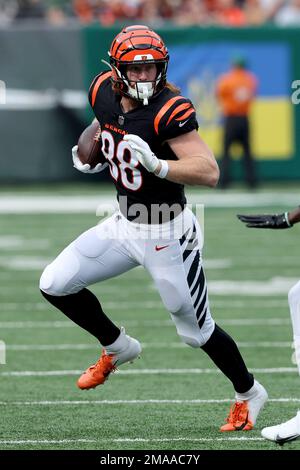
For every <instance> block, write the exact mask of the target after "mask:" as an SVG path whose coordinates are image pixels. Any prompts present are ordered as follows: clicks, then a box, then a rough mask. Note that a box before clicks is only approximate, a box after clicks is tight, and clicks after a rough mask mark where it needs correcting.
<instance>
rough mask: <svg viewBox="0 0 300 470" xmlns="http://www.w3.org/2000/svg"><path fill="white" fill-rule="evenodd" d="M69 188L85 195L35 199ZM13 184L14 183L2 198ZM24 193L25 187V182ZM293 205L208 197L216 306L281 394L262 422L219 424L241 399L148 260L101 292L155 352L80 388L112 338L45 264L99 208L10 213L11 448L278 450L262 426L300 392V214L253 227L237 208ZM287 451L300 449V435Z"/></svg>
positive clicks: (2, 273) (6, 374) (2, 441)
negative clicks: (188, 335) (298, 285)
mask: <svg viewBox="0 0 300 470" xmlns="http://www.w3.org/2000/svg"><path fill="white" fill-rule="evenodd" d="M23 191H24V190H23ZM82 191H83V194H92V195H95V194H98V192H97V191H96V190H95V188H92V189H88V188H84V189H82ZM280 191H282V194H284V190H282V189H278V191H276V192H275V193H274V195H275V196H276V195H277V196H278V194H280ZM289 191H290V189H289ZM58 192H59V193H60V194H62V195H63V194H65V195H72V194H77V196H78V192H76V193H75V190H74V188H69V190H68V189H64V190H61V191H55V189H54V193H53V192H52V191H51V188H49V190H48V191H47V192H45V191H43V190H41V189H39V188H32V191H29V190H27V191H26V193H27V194H29V193H30V194H33V195H34V196H35V197H36V198H39V197H40V196H41V195H48V196H51V194H53V195H56V194H57V193H58ZM211 193H212V194H215V191H214V190H211ZM292 193H293V191H292ZM9 194H12V188H11V189H10V190H6V191H5V192H3V193H2V194H1V193H0V198H1V196H3V195H4V196H8V195H9ZM15 194H18V195H19V197H20V198H22V194H23V192H22V190H21V189H20V190H19V191H17V192H16V193H15ZM105 194H106V193H105ZM205 194H206V195H207V194H209V193H208V192H205ZM218 194H219V195H220V194H221V193H220V192H218ZM234 194H235V196H236V199H237V201H238V198H239V192H238V191H235V192H234ZM294 195H296V190H295V191H294ZM251 197H252V196H251ZM199 200H200V201H201V196H200V197H199ZM236 205H238V202H237V203H236ZM287 208H289V207H286V206H285V205H282V206H281V207H279V206H278V205H276V207H275V206H273V207H272V206H270V205H269V204H268V205H267V206H265V207H263V206H260V207H257V208H256V207H255V206H254V205H253V207H247V208H245V207H241V208H238V207H234V208H232V207H223V208H222V207H217V206H216V207H207V208H206V209H205V249H204V259H205V265H206V276H207V280H208V289H209V292H210V304H211V310H212V313H213V315H214V317H215V319H216V321H217V322H218V323H219V324H220V325H221V326H222V327H223V328H224V329H226V330H227V331H228V332H229V333H230V334H232V336H233V337H234V338H235V340H236V341H237V342H238V343H239V345H240V347H241V351H242V353H243V355H244V358H245V360H246V362H247V364H248V366H249V368H251V369H252V370H254V371H256V372H255V375H256V377H257V379H258V380H259V381H261V382H262V384H263V385H264V386H265V387H266V388H267V390H268V392H269V396H270V399H271V400H270V402H269V403H268V404H267V406H266V407H265V409H264V410H263V412H262V413H261V415H260V417H259V420H258V423H257V427H256V429H255V430H253V431H251V432H240V433H233V434H222V433H220V432H219V427H220V425H221V424H223V422H224V419H225V418H226V415H227V413H228V411H229V406H230V400H232V399H233V390H232V387H231V384H230V383H229V382H228V381H227V379H226V378H225V377H224V376H223V375H222V374H221V373H218V372H217V371H216V369H215V366H214V365H213V364H212V363H211V362H210V360H209V359H208V358H207V357H206V355H205V353H203V352H202V351H201V350H195V349H191V348H189V347H187V346H185V345H183V344H182V343H181V342H180V339H179V338H178V337H177V335H176V331H175V328H174V326H173V325H172V324H171V322H170V320H169V315H168V313H167V312H166V311H165V310H164V308H163V306H162V304H161V302H160V299H159V296H158V294H157V292H156V291H155V289H154V287H153V284H152V281H151V279H150V277H149V275H148V274H147V273H146V272H145V271H144V270H142V269H140V268H137V269H135V270H133V271H130V272H129V273H127V274H124V275H122V276H120V277H118V278H115V279H112V280H109V281H105V282H103V283H102V284H101V285H100V284H99V285H95V286H93V287H92V290H93V291H94V292H95V293H96V294H97V295H98V296H99V298H100V299H101V302H102V304H103V308H104V311H105V312H107V313H108V314H109V315H110V316H111V318H112V319H113V320H114V321H115V322H117V324H119V325H123V326H124V327H125V328H126V331H127V332H128V334H130V335H132V336H134V337H136V338H138V339H139V340H140V341H141V342H142V344H143V345H144V350H143V354H142V356H141V358H140V359H139V360H137V361H136V362H135V363H134V364H130V365H125V366H123V367H121V368H120V371H119V372H117V373H115V374H114V375H112V376H111V378H110V379H109V381H108V382H107V383H106V384H105V385H104V386H100V387H98V388H97V389H95V390H92V391H88V392H83V391H80V390H79V389H78V388H77V387H76V380H77V378H78V376H79V375H80V373H81V371H83V370H84V369H85V368H86V367H87V366H89V365H90V364H92V363H93V362H94V361H95V360H96V359H97V358H98V356H99V354H100V349H99V347H98V346H97V342H96V340H95V339H94V338H92V337H91V336H90V335H88V334H87V333H85V332H84V331H82V330H80V328H79V327H77V326H76V325H75V326H73V324H72V322H70V321H69V320H68V319H67V318H65V317H64V316H63V315H62V314H61V313H60V312H59V311H56V310H55V309H54V308H52V307H51V306H50V305H48V304H47V303H46V301H44V299H43V298H42V297H41V295H40V294H39V290H38V280H39V276H40V274H41V271H42V269H43V266H45V265H46V264H47V263H48V261H50V260H51V259H53V257H55V256H56V254H58V253H59V252H60V251H61V250H62V249H63V248H64V247H65V246H66V244H67V243H69V242H70V241H72V239H74V238H75V237H76V236H77V235H79V234H80V233H81V232H82V231H84V230H85V229H87V228H89V227H91V226H93V225H95V224H96V223H97V222H98V219H97V218H96V216H95V215H94V214H93V213H82V214H75V213H74V214H71V213H69V214H68V213H65V214H53V213H52V214H50V213H48V214H38V213H35V214H30V213H23V214H17V213H14V214H13V213H9V212H8V213H2V214H0V285H1V289H0V312H1V318H0V331H1V333H0V339H1V340H3V341H4V342H5V343H6V347H7V349H6V365H0V376H1V387H0V407H1V417H2V419H1V430H0V449H111V450H112V449H161V450H162V449H171V450H175V449H182V450H188V449H214V450H218V449H231V450H232V449H249V450H252V449H255V450H257V449H265V450H266V449H275V450H276V449H279V448H277V447H276V445H275V444H272V443H269V442H267V441H265V440H263V439H261V437H260V430H261V428H262V427H264V426H266V425H271V424H276V423H277V422H280V421H283V420H286V419H289V418H290V417H292V416H293V415H294V414H295V413H296V410H297V409H298V407H299V402H300V393H299V392H300V378H299V376H298V374H297V372H296V366H295V365H294V364H293V363H292V361H291V355H292V348H291V341H292V332H291V325H290V319H289V311H288V305H287V292H288V289H289V286H291V285H292V284H293V283H295V282H296V281H297V279H298V278H299V277H300V266H299V256H298V251H299V250H298V246H299V228H300V226H299V227H295V228H294V229H292V230H285V231H267V230H266V231H263V230H262V231H259V230H256V231H255V230H249V229H246V228H245V227H244V226H243V225H242V224H241V223H240V222H239V221H238V220H237V219H236V217H235V215H236V213H238V212H242V213H248V212H252V213H253V212H255V211H258V212H269V211H274V210H278V209H287ZM82 314H83V315H85V314H88V312H82ZM285 449H297V450H300V440H298V441H295V442H293V443H290V444H287V445H286V446H285Z"/></svg>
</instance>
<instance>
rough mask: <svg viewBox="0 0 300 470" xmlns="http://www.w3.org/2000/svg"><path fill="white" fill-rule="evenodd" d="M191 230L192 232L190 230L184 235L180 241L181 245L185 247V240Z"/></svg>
mask: <svg viewBox="0 0 300 470" xmlns="http://www.w3.org/2000/svg"><path fill="white" fill-rule="evenodd" d="M189 230H190V229H188V230H187V231H186V232H185V233H184V234H183V235H182V237H181V238H180V239H179V243H180V245H183V244H184V242H185V240H186V237H187V234H188V233H189Z"/></svg>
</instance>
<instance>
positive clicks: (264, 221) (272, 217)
mask: <svg viewBox="0 0 300 470" xmlns="http://www.w3.org/2000/svg"><path fill="white" fill-rule="evenodd" d="M238 218H239V219H240V220H241V221H242V222H244V223H245V224H246V226H247V227H250V228H268V229H285V228H290V227H292V226H293V225H294V224H296V223H297V222H300V207H297V208H296V209H293V210H291V211H289V212H284V213H283V214H262V215H241V214H239V215H238ZM288 302H289V307H290V314H291V319H292V327H293V338H294V347H295V358H296V363H297V366H298V370H299V374H300V281H299V282H297V284H296V285H294V286H293V287H292V288H291V290H290V291H289V293H288ZM261 434H262V436H263V437H264V438H266V439H269V440H270V441H275V442H277V443H278V444H280V445H283V444H284V443H285V442H289V441H293V440H295V439H298V438H300V410H299V411H298V412H297V414H296V416H294V417H293V418H292V419H289V420H288V421H285V422H284V423H281V424H278V425H275V426H269V427H267V428H264V429H263V430H262V432H261Z"/></svg>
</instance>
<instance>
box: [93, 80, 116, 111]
mask: <svg viewBox="0 0 300 470" xmlns="http://www.w3.org/2000/svg"><path fill="white" fill-rule="evenodd" d="M111 74H112V72H106V73H104V74H103V75H101V76H100V77H99V78H98V80H97V81H96V83H95V85H94V88H93V92H92V106H94V104H95V101H96V96H97V93H98V90H99V87H100V85H101V83H102V82H104V80H106V79H107V78H108V77H111Z"/></svg>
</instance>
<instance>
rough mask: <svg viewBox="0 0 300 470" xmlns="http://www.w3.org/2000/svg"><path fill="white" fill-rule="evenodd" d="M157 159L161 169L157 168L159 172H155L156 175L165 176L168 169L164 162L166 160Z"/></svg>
mask: <svg viewBox="0 0 300 470" xmlns="http://www.w3.org/2000/svg"><path fill="white" fill-rule="evenodd" d="M159 161H160V164H161V169H160V170H159V173H157V175H156V176H158V177H159V178H165V177H166V176H167V174H168V171H169V165H168V162H166V160H159Z"/></svg>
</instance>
